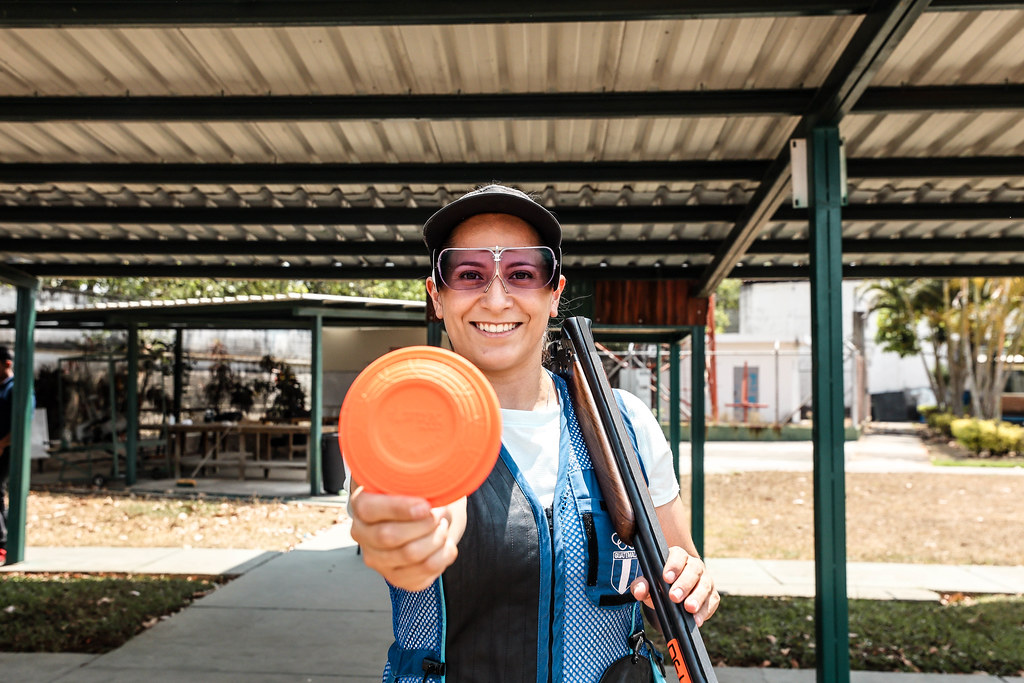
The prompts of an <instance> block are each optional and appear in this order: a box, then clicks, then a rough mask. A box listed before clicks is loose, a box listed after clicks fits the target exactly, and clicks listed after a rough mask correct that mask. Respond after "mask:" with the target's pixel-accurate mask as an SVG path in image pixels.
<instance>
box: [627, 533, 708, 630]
mask: <svg viewBox="0 0 1024 683" xmlns="http://www.w3.org/2000/svg"><path fill="white" fill-rule="evenodd" d="M662 579H663V580H664V582H665V583H666V584H667V585H668V591H667V592H668V598H669V600H671V601H672V602H675V603H682V605H683V609H685V610H686V611H687V612H689V613H690V614H692V615H693V617H694V621H695V622H696V624H697V626H701V625H702V624H703V623H704V622H705V621H707V620H708V618H710V617H711V615H712V614H714V613H715V610H717V609H718V605H719V604H720V603H721V596H720V595H719V594H718V591H717V590H715V581H714V579H713V578H712V577H711V574H709V573H708V572H707V569H706V567H705V566H704V562H703V561H702V560H701V559H700V558H699V557H693V556H692V555H688V554H687V553H686V551H685V550H683V549H682V548H680V547H678V546H673V547H671V548H669V555H668V558H667V559H666V561H665V568H664V571H663V573H662ZM630 590H631V591H632V592H633V596H634V597H635V598H636V599H637V600H641V601H643V602H644V604H646V605H647V606H648V607H650V606H652V603H651V599H650V586H649V584H648V583H647V580H646V579H644V578H643V577H640V578H638V579H637V580H636V581H634V582H633V584H632V586H630Z"/></svg>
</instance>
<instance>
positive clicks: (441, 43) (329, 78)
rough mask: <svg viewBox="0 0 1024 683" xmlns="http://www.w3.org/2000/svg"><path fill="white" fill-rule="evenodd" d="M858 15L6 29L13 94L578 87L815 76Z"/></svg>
mask: <svg viewBox="0 0 1024 683" xmlns="http://www.w3.org/2000/svg"><path fill="white" fill-rule="evenodd" d="M859 21H860V19H859V18H858V17H789V18H771V17H769V18H746V19H707V20H691V21H637V22H596V23H589V22H588V23H542V24H484V25H480V24H474V25H461V26H460V25H453V26H344V27H301V28H294V27H249V28H113V29H107V28H70V29H6V30H0V63H2V64H3V65H4V68H3V71H2V72H0V90H2V91H3V92H4V93H5V94H10V95H111V96H120V95H125V94H129V93H130V94H132V95H136V96H143V95H216V94H225V95H264V94H267V93H274V94H277V95H300V94H381V93H450V92H467V93H487V92H574V91H604V90H623V91H632V90H651V89H655V90H699V89H701V88H789V87H799V86H801V85H806V86H813V85H817V84H818V83H819V82H820V80H821V79H822V78H823V77H824V74H826V73H827V72H828V69H829V68H830V67H831V65H832V62H833V61H834V59H835V58H836V56H837V55H838V54H839V51H840V50H841V48H842V46H843V45H844V44H845V42H846V41H847V39H848V38H849V36H850V33H851V31H852V30H853V29H854V28H855V27H856V25H857V23H858V22H859Z"/></svg>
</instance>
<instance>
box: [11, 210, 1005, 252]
mask: <svg viewBox="0 0 1024 683" xmlns="http://www.w3.org/2000/svg"><path fill="white" fill-rule="evenodd" d="M959 206H960V207H961V208H959V209H952V208H951V205H950V204H927V205H915V204H896V205H883V204H873V205H870V206H848V207H846V211H844V215H843V221H844V223H851V222H856V221H870V222H877V221H917V222H920V221H923V220H932V221H936V220H939V221H955V220H978V221H981V220H986V221H988V220H994V219H995V220H998V219H1000V218H1003V219H1017V220H1019V219H1020V218H1022V217H1024V206H1021V205H1020V204H1019V203H1018V204H1016V205H1014V204H1013V203H999V204H993V203H991V202H985V203H979V204H963V205H959ZM943 212H945V213H943ZM1014 212H1016V213H1014ZM846 213H850V214H852V216H847V215H846ZM783 216H784V218H785V220H786V221H790V222H798V221H799V222H803V221H806V220H807V217H808V214H807V212H806V210H803V211H792V212H790V211H787V212H785V213H784V214H783ZM615 222H616V223H619V222H620V221H615ZM621 222H622V223H625V222H626V221H621ZM722 245H723V242H722V241H721V240H713V239H651V240H615V241H614V242H609V241H606V240H600V241H596V240H594V241H581V240H566V241H564V242H562V249H563V251H564V252H565V254H566V256H567V257H568V258H579V257H583V256H603V257H620V258H621V257H623V256H669V255H675V254H681V255H686V256H691V257H693V256H711V255H713V254H714V253H715V252H716V251H718V249H720V248H721V247H722ZM0 252H2V253H6V254H30V255H32V256H33V257H35V258H37V259H38V258H42V257H43V256H47V255H61V254H69V253H74V254H79V255H84V254H95V255H108V256H109V255H110V254H117V255H119V256H124V255H128V254H131V255H145V256H153V255H165V256H166V255H188V256H199V255H202V256H245V255H247V256H257V255H261V256H280V257H295V256H323V255H324V253H325V252H330V253H333V255H334V256H335V257H345V258H351V257H356V256H359V257H370V258H380V259H385V258H397V257H416V258H422V260H423V262H424V265H425V264H426V258H427V256H426V254H425V252H424V249H423V245H422V244H420V243H416V242H409V241H402V242H385V241H369V240H361V241H355V240H353V241H345V242H338V241H334V240H263V241H258V240H241V239H235V240H185V239H177V240H164V239H67V238H59V239H52V238H34V237H29V238H0ZM989 252H999V253H1024V238H1021V237H986V238H981V239H955V238H951V237H938V238H900V237H894V238H851V239H844V240H843V253H844V254H847V255H855V254H942V253H950V254H957V253H972V254H982V253H989ZM809 253H810V241H809V240H806V239H758V240H755V241H754V242H752V243H751V244H750V247H749V248H748V249H747V251H746V254H748V255H758V256H786V255H790V256H803V255H806V254H809ZM289 267H291V266H289ZM334 267H338V266H334ZM342 267H345V266H342Z"/></svg>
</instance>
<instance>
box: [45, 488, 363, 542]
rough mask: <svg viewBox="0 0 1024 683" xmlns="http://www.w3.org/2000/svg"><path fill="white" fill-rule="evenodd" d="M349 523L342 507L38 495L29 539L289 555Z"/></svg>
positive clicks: (233, 501)
mask: <svg viewBox="0 0 1024 683" xmlns="http://www.w3.org/2000/svg"><path fill="white" fill-rule="evenodd" d="M343 515H344V511H343V509H342V508H339V507H321V506H315V505H304V504H301V503H283V502H280V501H271V502H254V501H244V500H224V501H221V500H179V499H168V498H141V497H135V496H121V495H91V494H68V493H56V492H46V491H33V492H32V494H31V495H30V496H29V497H28V520H27V523H26V530H25V532H26V538H27V539H28V541H29V543H30V544H31V545H36V546H56V547H71V546H108V547H125V548H127V547H171V548H182V547H184V548H252V549H260V550H289V549H291V548H292V547H294V546H295V545H296V544H298V543H300V542H302V541H303V540H304V539H306V538H308V537H310V536H311V535H313V534H315V533H316V532H317V531H320V530H322V529H325V528H327V527H329V526H331V525H332V524H335V523H336V522H338V521H339V519H340V518H341V517H342V516H343Z"/></svg>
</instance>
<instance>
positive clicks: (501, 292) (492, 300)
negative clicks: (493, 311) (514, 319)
mask: <svg viewBox="0 0 1024 683" xmlns="http://www.w3.org/2000/svg"><path fill="white" fill-rule="evenodd" d="M495 280H497V281H498V283H499V284H500V285H501V286H500V287H492V286H491V285H493V284H494V281H495ZM511 301H512V295H511V293H510V292H509V291H508V286H507V285H506V284H505V281H504V280H502V279H501V275H500V274H499V273H498V271H495V273H494V276H493V277H492V278H491V281H490V282H488V283H487V286H486V287H484V294H483V304H484V306H485V307H487V308H507V307H508V306H509V305H510V303H511Z"/></svg>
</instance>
